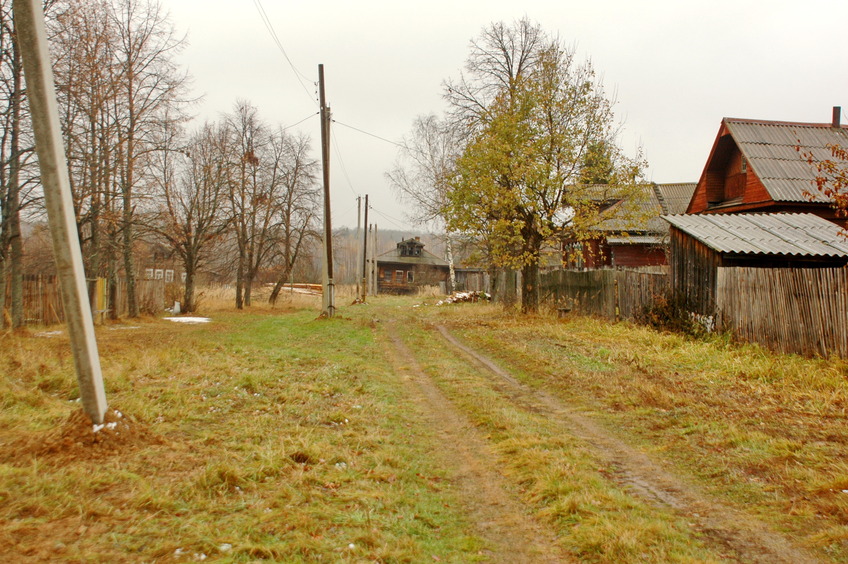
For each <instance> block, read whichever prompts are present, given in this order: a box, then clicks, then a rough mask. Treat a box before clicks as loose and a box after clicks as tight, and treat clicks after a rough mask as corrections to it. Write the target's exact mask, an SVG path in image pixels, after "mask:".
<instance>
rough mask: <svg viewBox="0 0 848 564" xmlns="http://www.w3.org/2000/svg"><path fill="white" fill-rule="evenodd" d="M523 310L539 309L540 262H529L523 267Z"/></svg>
mask: <svg viewBox="0 0 848 564" xmlns="http://www.w3.org/2000/svg"><path fill="white" fill-rule="evenodd" d="M521 278H522V281H521V284H522V287H521V311H522V313H536V312H538V311H539V263H537V262H534V263H532V264H527V265H525V266H524V268H522V269H521Z"/></svg>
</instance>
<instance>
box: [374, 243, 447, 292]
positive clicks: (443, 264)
mask: <svg viewBox="0 0 848 564" xmlns="http://www.w3.org/2000/svg"><path fill="white" fill-rule="evenodd" d="M449 271H450V266H449V265H448V263H447V261H444V260H442V259H440V258H439V257H437V256H436V255H434V254H433V253H431V252H429V251H427V250H425V249H424V243H422V242H421V239H420V238H419V237H415V238H414V239H403V240H402V241H400V242H399V243H398V244H397V246H396V247H395V248H394V249H392V250H390V251H387V252H385V253H383V254H381V255H379V256H378V257H377V291H378V292H379V293H389V294H408V293H412V292H415V291H417V290H418V288H419V287H421V286H444V285H445V283H446V282H447V280H448V277H449Z"/></svg>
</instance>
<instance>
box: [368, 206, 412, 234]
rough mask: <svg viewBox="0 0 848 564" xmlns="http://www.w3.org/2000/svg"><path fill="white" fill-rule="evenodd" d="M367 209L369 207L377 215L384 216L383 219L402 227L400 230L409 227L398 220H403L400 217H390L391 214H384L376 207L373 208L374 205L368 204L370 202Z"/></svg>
mask: <svg viewBox="0 0 848 564" xmlns="http://www.w3.org/2000/svg"><path fill="white" fill-rule="evenodd" d="M368 209H370V210H371V211H373V212H374V213H376V214H377V215H379V216H380V217H382V218H384V219H385V220H387V221H388V222H389V223H393V224H394V225H395V226H396V227H399V228H400V229H402V230H408V229H409V227H408V226H406V225H402V224H401V223H400V222H401V221H403V220H400V219H397V218H395V217H392V216H390V215H387V214H385V213H383V212H381V211H380V210H378V209H377V208H375V207H374V206H372V205H370V204H369V205H368Z"/></svg>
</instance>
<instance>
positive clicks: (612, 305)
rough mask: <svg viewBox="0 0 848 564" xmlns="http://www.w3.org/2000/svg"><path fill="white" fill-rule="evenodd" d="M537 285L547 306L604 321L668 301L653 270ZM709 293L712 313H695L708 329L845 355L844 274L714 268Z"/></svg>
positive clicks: (550, 278)
mask: <svg viewBox="0 0 848 564" xmlns="http://www.w3.org/2000/svg"><path fill="white" fill-rule="evenodd" d="M541 288H542V297H543V300H545V301H546V302H547V303H548V304H550V305H554V306H555V307H566V308H570V309H571V310H573V311H576V312H578V313H582V314H587V315H597V316H600V317H605V318H607V319H629V320H633V321H641V320H643V318H644V316H645V314H646V312H647V311H648V310H649V309H650V308H653V307H655V306H658V305H660V304H661V301H664V303H665V304H666V305H668V304H672V303H674V302H675V300H674V297H673V295H672V289H671V288H670V287H669V280H668V276H667V275H666V274H663V273H657V272H643V271H637V270H594V271H582V272H581V271H569V270H560V271H554V272H549V273H546V274H544V275H542V283H541ZM715 296H716V304H714V305H713V304H707V305H704V306H703V308H702V311H707V310H711V311H712V310H714V311H715V315H714V316H698V318H699V319H698V322H699V323H702V324H704V325H708V326H709V328H708V330H713V329H717V330H719V331H728V332H730V333H732V334H733V335H734V336H735V337H736V338H738V339H741V340H744V341H750V342H754V343H759V344H760V345H763V346H765V347H768V348H770V349H772V350H776V351H780V352H784V353H795V354H802V355H805V356H814V355H820V356H825V357H826V356H829V355H837V356H840V357H842V358H848V269H845V268H838V269H831V268H798V269H784V268H775V269H771V268H739V267H733V268H730V267H722V268H719V269H718V273H717V288H716V292H715ZM708 306H709V307H708ZM672 310H673V308H671V309H669V310H668V311H672ZM676 313H677V314H679V315H681V316H686V312H685V311H680V312H676ZM690 317H691V318H692V319H694V318H695V316H690ZM692 319H689V321H692ZM668 321H676V320H671V319H670V320H668ZM684 321H685V320H684Z"/></svg>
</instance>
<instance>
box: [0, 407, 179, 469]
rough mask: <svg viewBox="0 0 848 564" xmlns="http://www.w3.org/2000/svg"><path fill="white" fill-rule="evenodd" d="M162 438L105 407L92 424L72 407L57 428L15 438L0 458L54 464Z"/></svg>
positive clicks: (107, 454) (105, 455)
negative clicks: (41, 460) (36, 459)
mask: <svg viewBox="0 0 848 564" xmlns="http://www.w3.org/2000/svg"><path fill="white" fill-rule="evenodd" d="M163 443H164V441H163V440H162V439H161V438H160V437H157V436H156V435H155V434H153V433H152V432H151V431H150V429H149V428H148V427H147V425H145V424H144V423H143V422H141V421H139V420H138V419H136V418H135V417H132V416H128V415H125V414H123V413H121V412H120V411H119V410H116V409H109V410H108V411H107V412H106V414H105V416H104V418H103V424H102V425H94V424H93V423H92V421H91V418H90V417H89V416H88V415H87V414H86V413H85V412H84V411H83V410H82V408H80V409H76V410H74V411H73V412H72V413H71V414H70V415H69V416H68V418H67V419H66V420H65V422H64V423H62V425H61V426H60V427H59V428H57V429H52V430H50V431H46V432H40V433H32V434H29V435H25V436H22V437H19V438H18V439H16V440H14V441H12V443H11V444H8V445H5V446H4V448H3V449H0V451H2V454H0V460H2V461H3V462H5V463H8V464H14V465H21V464H26V463H28V462H29V461H30V460H32V459H33V458H38V459H47V460H51V461H54V462H57V463H61V462H63V461H67V460H77V459H80V458H85V459H88V460H91V459H94V460H101V459H103V458H109V457H111V456H114V455H116V454H118V453H123V452H126V451H128V450H136V449H138V448H141V447H144V446H147V445H151V444H163Z"/></svg>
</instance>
